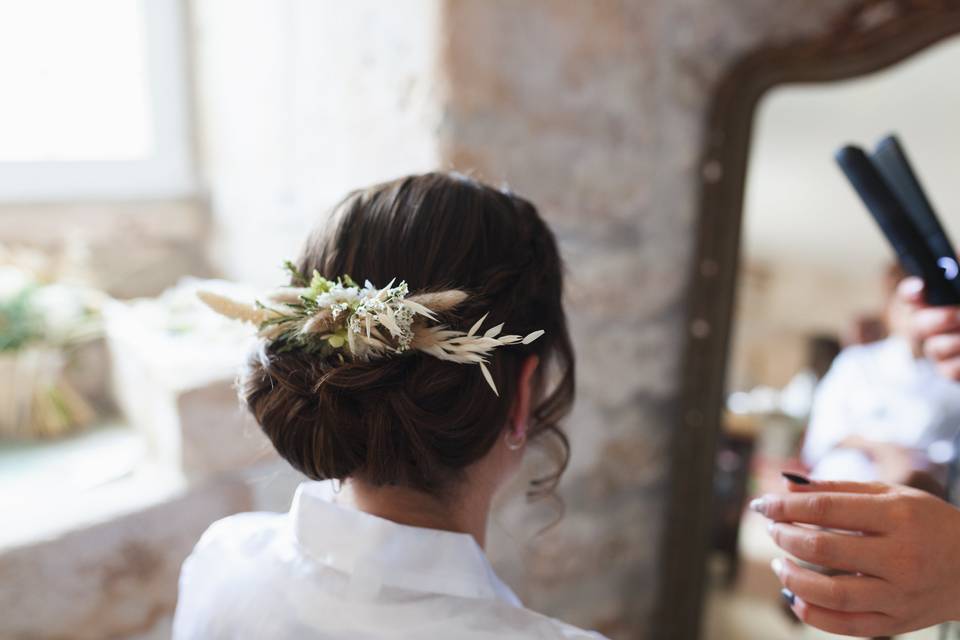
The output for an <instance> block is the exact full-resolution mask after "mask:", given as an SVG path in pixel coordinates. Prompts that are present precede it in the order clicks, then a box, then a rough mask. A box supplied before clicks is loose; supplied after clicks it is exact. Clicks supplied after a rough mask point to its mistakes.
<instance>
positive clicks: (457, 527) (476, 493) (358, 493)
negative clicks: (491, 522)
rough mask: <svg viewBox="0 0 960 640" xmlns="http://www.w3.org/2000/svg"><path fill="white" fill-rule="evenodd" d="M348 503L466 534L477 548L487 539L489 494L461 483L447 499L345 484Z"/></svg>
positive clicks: (393, 488)
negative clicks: (471, 538)
mask: <svg viewBox="0 0 960 640" xmlns="http://www.w3.org/2000/svg"><path fill="white" fill-rule="evenodd" d="M348 488H349V491H350V500H351V501H352V502H353V504H354V505H355V506H356V507H357V509H359V510H360V511H363V512H365V513H369V514H370V515H374V516H377V517H380V518H384V519H385V520H390V521H392V522H396V523H397V524H404V525H408V526H411V527H421V528H424V529H439V530H441V531H453V532H456V533H467V534H470V535H471V536H473V538H474V540H476V541H477V544H478V545H480V547H481V548H483V547H484V544H485V543H486V537H487V517H488V516H489V513H490V504H491V501H492V498H493V496H492V492H490V491H485V490H484V489H483V488H482V487H471V486H469V482H464V483H463V484H462V485H461V486H460V487H458V489H457V491H456V493H455V494H454V495H452V496H451V497H449V498H438V497H436V496H433V495H431V494H428V493H424V492H422V491H416V490H414V489H410V488H408V487H398V486H383V487H376V486H373V485H371V484H368V483H365V482H363V481H362V480H357V479H352V480H350V481H349V483H348Z"/></svg>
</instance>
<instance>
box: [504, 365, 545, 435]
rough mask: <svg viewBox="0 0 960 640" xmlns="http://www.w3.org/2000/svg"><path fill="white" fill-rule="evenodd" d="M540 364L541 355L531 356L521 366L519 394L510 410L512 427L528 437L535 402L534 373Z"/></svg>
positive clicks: (518, 384)
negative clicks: (532, 407)
mask: <svg viewBox="0 0 960 640" xmlns="http://www.w3.org/2000/svg"><path fill="white" fill-rule="evenodd" d="M539 366H540V356H529V357H528V358H527V359H525V360H524V361H523V364H522V365H521V367H520V379H519V380H518V381H517V395H516V399H515V400H514V401H513V410H512V411H511V412H510V429H511V430H512V431H513V432H514V434H516V435H517V436H521V437H524V438H526V436H527V417H528V416H529V415H530V407H531V406H532V404H533V391H534V390H533V374H534V373H535V372H536V371H537V367H539Z"/></svg>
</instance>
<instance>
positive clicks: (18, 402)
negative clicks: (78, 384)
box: [0, 345, 94, 440]
mask: <svg viewBox="0 0 960 640" xmlns="http://www.w3.org/2000/svg"><path fill="white" fill-rule="evenodd" d="M66 361H67V357H66V355H65V354H64V352H63V351H62V350H60V349H57V348H54V347H44V346H36V345H34V346H28V347H24V348H22V349H18V350H16V351H7V352H0V381H2V382H0V439H3V440H10V439H17V440H24V439H26V440H32V439H42V438H54V437H58V436H62V435H66V434H67V433H69V432H70V431H72V430H74V429H76V428H78V427H81V426H83V425H85V424H88V423H89V422H90V421H91V420H92V419H93V417H94V412H93V410H92V409H91V407H90V406H89V404H88V403H87V402H86V401H85V400H84V399H83V398H82V397H81V396H80V395H79V394H78V393H77V392H76V391H75V390H74V389H73V387H71V386H70V385H69V384H68V383H67V382H66V380H65V379H64V375H63V373H64V367H65V365H66Z"/></svg>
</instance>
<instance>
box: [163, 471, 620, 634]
mask: <svg viewBox="0 0 960 640" xmlns="http://www.w3.org/2000/svg"><path fill="white" fill-rule="evenodd" d="M173 638H174V640H221V639H227V638H231V639H233V638H237V639H239V638H252V639H256V640H261V639H266V638H269V639H270V640H280V639H283V638H324V639H327V638H331V639H332V638H336V639H341V638H343V639H347V638H349V639H350V640H375V639H376V640H379V639H381V638H418V639H419V638H451V639H457V640H460V639H462V640H473V639H480V638H484V639H489V638H497V639H499V640H508V639H512V638H543V639H560V638H576V639H588V638H590V639H593V640H597V639H600V638H602V636H600V635H598V634H595V633H592V632H587V631H582V630H580V629H577V628H575V627H572V626H570V625H567V624H564V623H562V622H560V621H558V620H554V619H552V618H549V617H547V616H544V615H541V614H538V613H535V612H533V611H530V610H528V609H525V608H523V606H522V605H521V604H520V601H519V600H518V599H517V596H516V595H514V593H513V592H512V591H511V590H510V589H509V587H507V586H506V585H505V584H504V583H503V582H501V581H500V579H499V578H497V576H496V575H495V574H494V572H493V569H492V567H491V566H490V563H489V562H488V560H487V558H486V556H485V555H484V553H483V550H482V549H481V548H480V547H479V545H477V543H476V541H475V540H474V539H473V537H472V536H470V535H468V534H463V533H453V532H450V531H439V530H436V529H423V528H419V527H410V526H405V525H400V524H397V523H394V522H391V521H389V520H384V519H382V518H378V517H376V516H372V515H369V514H367V513H363V512H361V511H357V510H355V509H352V508H349V507H346V506H342V505H339V504H335V503H334V502H333V492H332V489H331V485H330V483H327V482H305V483H303V484H301V485H300V487H299V488H298V489H297V493H296V496H295V497H294V500H293V506H292V508H291V509H290V512H289V513H288V514H268V513H242V514H239V515H235V516H231V517H229V518H225V519H223V520H220V521H219V522H216V523H214V524H213V525H212V526H211V527H210V528H209V529H208V530H207V532H206V533H204V534H203V537H201V538H200V541H199V542H198V543H197V546H196V548H195V549H194V550H193V553H192V554H191V555H190V557H188V558H187V560H186V561H185V562H184V564H183V569H182V570H181V573H180V597H179V601H178V603H177V611H176V614H175V616H174V622H173Z"/></svg>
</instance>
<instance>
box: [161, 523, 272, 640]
mask: <svg viewBox="0 0 960 640" xmlns="http://www.w3.org/2000/svg"><path fill="white" fill-rule="evenodd" d="M285 523H286V517H285V514H273V513H240V514H237V515H233V516H230V517H227V518H224V519H222V520H218V521H217V522H214V523H213V524H212V525H210V527H209V528H208V529H207V530H206V532H205V533H204V534H203V535H202V536H201V537H200V540H199V541H198V542H197V544H196V546H195V547H194V548H193V552H192V553H191V554H190V555H189V556H188V557H187V559H186V560H185V561H184V563H183V566H182V568H181V569H180V580H179V590H178V591H179V593H178V598H177V608H176V612H175V613H174V620H173V631H174V633H173V637H174V638H177V639H178V640H180V639H190V640H192V639H194V638H204V639H208V638H226V637H236V634H235V633H234V631H235V626H236V625H237V624H238V623H239V622H240V621H241V620H245V618H244V616H243V611H245V610H247V608H248V607H249V606H252V604H253V602H254V601H256V599H257V598H258V594H259V593H261V591H262V589H263V588H264V587H267V586H270V585H272V584H274V583H275V582H276V576H274V575H273V574H272V573H271V571H270V570H269V569H270V567H271V566H272V565H273V564H274V563H273V562H272V561H271V559H272V558H273V557H274V555H275V554H276V553H278V551H279V550H280V549H281V548H282V547H283V546H284V545H286V544H287V543H286V540H287V539H288V536H287V535H286V533H285V531H286V529H287V527H286V524H285Z"/></svg>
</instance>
